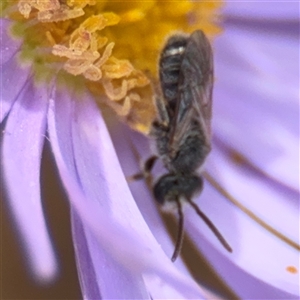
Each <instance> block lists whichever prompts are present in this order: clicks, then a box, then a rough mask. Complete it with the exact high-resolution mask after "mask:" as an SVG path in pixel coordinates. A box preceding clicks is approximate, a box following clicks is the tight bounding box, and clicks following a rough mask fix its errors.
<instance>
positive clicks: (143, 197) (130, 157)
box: [110, 123, 189, 275]
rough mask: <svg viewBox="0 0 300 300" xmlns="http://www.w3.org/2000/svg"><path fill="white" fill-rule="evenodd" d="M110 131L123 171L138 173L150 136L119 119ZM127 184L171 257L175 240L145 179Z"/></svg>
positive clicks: (144, 158) (155, 169)
mask: <svg viewBox="0 0 300 300" xmlns="http://www.w3.org/2000/svg"><path fill="white" fill-rule="evenodd" d="M110 133H111V136H112V140H113V142H114V145H115V149H116V152H117V155H118V158H119V160H120V163H121V166H122V168H123V172H124V173H125V175H126V176H127V177H130V176H131V175H133V174H136V173H139V172H140V171H141V170H142V164H143V163H144V162H145V161H146V159H147V158H149V157H150V156H151V153H150V145H149V141H150V139H148V138H146V137H145V136H142V135H141V134H139V133H136V132H133V131H132V130H130V129H129V128H128V127H126V126H124V125H123V124H120V123H116V124H113V125H112V126H111V128H110ZM159 164H160V162H157V163H156V166H155V168H154V170H153V172H152V173H153V178H154V179H155V178H157V177H158V176H159V175H158V173H157V172H156V171H157V170H158V169H159ZM160 169H161V168H160ZM159 171H161V170H159ZM129 186H130V190H131V192H132V195H133V197H134V199H135V202H136V203H137V205H138V207H139V209H140V211H141V213H142V214H143V217H144V220H145V221H146V223H147V225H148V226H149V228H150V230H151V232H152V233H153V235H154V236H155V238H156V240H157V241H158V243H159V244H160V245H161V247H162V249H163V250H164V251H165V253H166V254H167V256H168V257H170V258H171V256H172V253H173V251H174V242H173V240H172V239H171V237H170V234H169V232H168V231H167V229H166V227H165V224H164V223H163V221H162V218H161V214H160V213H159V212H158V209H157V206H156V205H155V199H154V197H153V195H152V193H151V192H150V191H149V187H148V186H147V184H146V182H145V180H139V181H132V182H129ZM150 188H151V187H150ZM175 264H176V266H177V268H179V269H180V270H181V272H182V273H185V274H186V275H189V271H188V270H187V269H186V267H185V265H184V264H183V262H182V260H181V259H180V258H178V259H177V260H176V262H175Z"/></svg>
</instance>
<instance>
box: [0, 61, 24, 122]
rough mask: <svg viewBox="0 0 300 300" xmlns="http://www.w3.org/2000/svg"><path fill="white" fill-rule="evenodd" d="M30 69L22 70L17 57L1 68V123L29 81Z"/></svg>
mask: <svg viewBox="0 0 300 300" xmlns="http://www.w3.org/2000/svg"><path fill="white" fill-rule="evenodd" d="M29 74H30V69H29V68H27V69H22V68H21V67H20V66H19V64H18V62H17V59H16V57H12V58H11V59H10V60H9V61H8V62H6V63H5V64H4V65H3V66H2V67H1V78H0V80H1V84H2V86H1V94H0V123H1V122H2V121H3V119H4V118H5V117H6V116H7V114H8V113H9V111H10V109H11V107H12V106H13V104H14V102H15V101H16V99H17V97H18V96H19V94H20V93H21V91H22V90H23V88H24V86H25V84H26V82H27V81H28V80H30V79H29Z"/></svg>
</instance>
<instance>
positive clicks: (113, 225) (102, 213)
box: [48, 95, 201, 298]
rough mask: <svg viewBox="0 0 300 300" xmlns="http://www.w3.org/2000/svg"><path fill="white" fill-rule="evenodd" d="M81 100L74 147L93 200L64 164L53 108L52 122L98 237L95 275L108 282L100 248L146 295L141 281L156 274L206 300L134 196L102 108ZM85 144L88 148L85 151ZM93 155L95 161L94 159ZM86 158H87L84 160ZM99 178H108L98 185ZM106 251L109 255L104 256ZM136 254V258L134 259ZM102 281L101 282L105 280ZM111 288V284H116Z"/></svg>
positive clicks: (77, 198)
mask: <svg viewBox="0 0 300 300" xmlns="http://www.w3.org/2000/svg"><path fill="white" fill-rule="evenodd" d="M80 98H81V100H80V101H81V103H79V102H78V103H77V102H76V104H77V109H79V108H80V109H81V111H80V112H78V111H77V109H76V116H77V118H75V123H74V125H73V126H74V127H73V128H74V129H73V130H74V131H73V139H74V149H75V148H76V147H77V149H76V150H75V151H74V153H76V151H77V154H76V163H78V165H77V167H78V169H80V172H78V176H80V179H81V185H82V186H83V188H84V193H85V195H87V196H85V195H84V194H83V191H82V190H81V188H80V186H79V184H78V181H77V178H74V176H71V173H70V172H69V171H68V168H67V166H66V165H65V162H64V160H63V157H62V153H61V151H60V147H59V144H58V143H57V141H58V137H57V129H56V128H55V126H56V124H55V119H54V117H53V115H54V114H53V112H54V110H53V107H50V110H49V122H48V123H49V133H50V138H51V144H52V148H53V151H54V153H55V158H56V160H57V165H58V167H59V171H60V174H61V177H62V180H63V182H64V185H65V187H66V189H67V192H68V194H69V197H70V201H71V204H72V206H73V207H74V208H75V209H76V211H77V213H78V215H79V217H80V218H81V219H82V221H83V224H84V225H85V226H86V228H87V230H88V232H87V234H88V235H89V236H90V237H93V236H94V237H96V238H95V239H94V240H93V239H92V238H91V241H92V242H91V243H90V244H89V247H90V249H89V251H90V253H91V254H92V255H93V259H94V263H95V265H94V269H95V271H97V272H98V274H99V273H101V272H103V273H102V277H103V276H104V278H105V274H106V273H105V272H106V270H105V268H102V269H101V270H98V268H99V266H98V264H97V262H98V261H99V257H98V256H97V254H98V251H95V249H94V248H93V247H95V248H96V247H98V249H99V255H100V254H101V255H103V257H102V259H100V260H102V263H103V262H104V261H105V257H106V256H107V257H112V258H113V260H114V261H117V262H118V263H119V264H120V270H124V267H125V268H126V269H128V270H130V272H131V274H132V276H133V277H132V278H135V282H136V285H135V287H134V288H135V290H136V291H137V292H138V291H141V290H140V288H141V286H139V283H138V282H140V280H139V279H138V278H139V277H140V276H141V274H152V275H153V274H154V275H153V276H158V277H160V278H161V279H162V280H163V281H164V284H165V285H171V286H173V287H174V288H175V289H177V290H179V291H183V292H182V293H183V294H184V295H185V296H186V298H191V297H192V298H195V297H198V298H199V297H201V296H200V295H201V291H200V289H199V288H198V287H197V285H196V284H195V283H194V282H193V281H191V280H190V279H188V278H186V277H185V276H183V275H182V274H180V272H178V271H177V270H176V268H175V267H174V265H173V264H172V263H171V261H170V260H169V258H168V257H166V256H165V254H164V253H163V252H162V250H161V249H160V247H159V245H158V244H157V242H156V241H155V239H154V238H153V236H152V235H151V232H150V231H149V229H148V228H147V226H146V224H145V223H144V221H143V218H142V217H141V216H140V214H139V212H138V210H137V208H136V206H135V204H134V201H133V199H132V198H131V195H130V193H129V192H128V188H127V183H126V181H125V179H124V175H122V171H121V169H120V166H119V165H118V162H117V157H116V155H115V153H114V148H113V146H112V144H111V142H110V139H109V136H108V133H107V131H106V128H105V125H104V123H103V121H102V119H101V117H100V116H99V112H98V110H97V107H96V106H95V104H94V103H93V102H92V101H91V100H90V99H89V96H88V95H84V96H83V95H81V96H80ZM76 123H77V124H76ZM75 129H76V130H75ZM74 133H76V135H74ZM83 146H84V147H85V148H86V149H83ZM88 153H90V154H92V155H94V157H88V155H87V154H88ZM80 155H82V158H80V157H79V156H80ZM83 158H84V159H83ZM86 158H88V160H87V161H85V159H86ZM93 164H95V166H93ZM100 166H101V168H100ZM83 176H87V178H83ZM93 178H100V179H102V180H100V181H97V182H93V180H94V179H93ZM115 181H117V182H118V184H116V183H115ZM99 190H100V192H99ZM98 197H99V198H98ZM120 197H121V199H120ZM99 201H101V202H99ZM103 207H104V208H105V209H103ZM92 244H93V245H92ZM97 244H98V246H97ZM120 249H122V251H120ZM103 251H104V252H103ZM105 252H106V255H104V253H105ZM132 253H135V255H134V256H132ZM91 257H92V256H91ZM145 276H146V275H145ZM99 282H101V281H100V279H99ZM124 282H125V281H124ZM107 284H111V283H110V280H108V282H107ZM120 284H121V282H120ZM101 289H102V287H101V286H100V287H99V290H100V291H101V293H102V290H101ZM108 292H109V291H108ZM131 292H134V291H131ZM146 296H147V297H148V295H146Z"/></svg>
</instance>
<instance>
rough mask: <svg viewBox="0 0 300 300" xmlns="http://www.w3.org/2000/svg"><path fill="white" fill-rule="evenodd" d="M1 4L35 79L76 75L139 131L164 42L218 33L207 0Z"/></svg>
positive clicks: (151, 113)
mask: <svg viewBox="0 0 300 300" xmlns="http://www.w3.org/2000/svg"><path fill="white" fill-rule="evenodd" d="M2 1H3V2H2V4H1V8H2V10H3V11H4V13H3V14H4V16H5V17H9V18H11V19H13V20H14V21H15V25H14V26H13V28H12V33H13V35H14V36H19V37H22V38H23V40H24V43H23V47H22V51H21V55H20V61H21V62H23V63H24V62H27V63H28V62H29V63H30V64H31V65H32V69H33V73H34V75H35V80H36V81H37V82H43V81H45V80H47V81H49V76H58V73H59V74H60V75H61V73H62V72H66V73H65V75H64V77H65V78H68V84H72V76H73V78H75V76H80V78H81V84H80V86H82V87H84V88H88V89H89V90H90V92H91V93H92V94H93V95H94V97H95V99H96V101H97V102H98V103H100V102H101V103H103V102H104V103H105V104H106V105H108V106H109V107H111V108H112V109H113V110H114V111H115V112H116V113H117V114H118V116H119V117H121V118H122V119H123V120H125V121H126V122H127V123H128V124H129V125H130V126H131V127H132V128H134V129H136V130H138V131H141V132H143V133H148V132H149V129H150V126H151V123H152V121H153V119H154V117H155V108H154V102H153V92H152V85H153V84H156V83H155V81H156V78H157V76H156V72H157V69H156V65H157V60H158V56H159V52H160V49H161V47H162V44H163V42H164V39H165V37H166V36H167V35H169V34H171V33H172V31H185V32H191V31H193V30H195V29H197V28H201V29H203V30H204V31H205V32H206V33H207V34H208V35H211V36H213V35H215V34H216V33H218V32H219V31H220V30H219V28H218V27H217V26H215V25H214V22H213V21H214V19H215V18H216V8H218V7H220V4H219V3H217V4H216V3H212V2H194V1H158V0H157V1H154V0H153V1H151V0H148V1H120V2H119V1H100V0H19V1H17V0H10V1H8V0H2ZM67 74H68V75H67ZM149 78H151V82H150V79H149ZM70 81H71V82H70ZM151 83H152V84H151ZM74 85H76V86H78V80H75V79H74Z"/></svg>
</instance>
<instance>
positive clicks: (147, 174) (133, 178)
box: [127, 155, 158, 182]
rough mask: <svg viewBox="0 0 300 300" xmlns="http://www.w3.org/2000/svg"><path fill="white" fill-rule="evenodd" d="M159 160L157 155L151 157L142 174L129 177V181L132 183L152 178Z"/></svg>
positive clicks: (146, 162)
mask: <svg viewBox="0 0 300 300" xmlns="http://www.w3.org/2000/svg"><path fill="white" fill-rule="evenodd" d="M157 159H158V157H157V156H155V155H152V156H150V157H149V158H148V159H147V160H146V161H145V163H144V166H143V170H142V172H140V173H137V174H134V175H132V176H129V177H127V181H128V182H131V181H136V180H141V179H145V178H149V177H150V176H151V171H152V169H153V167H154V164H155V162H156V160H157Z"/></svg>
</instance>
